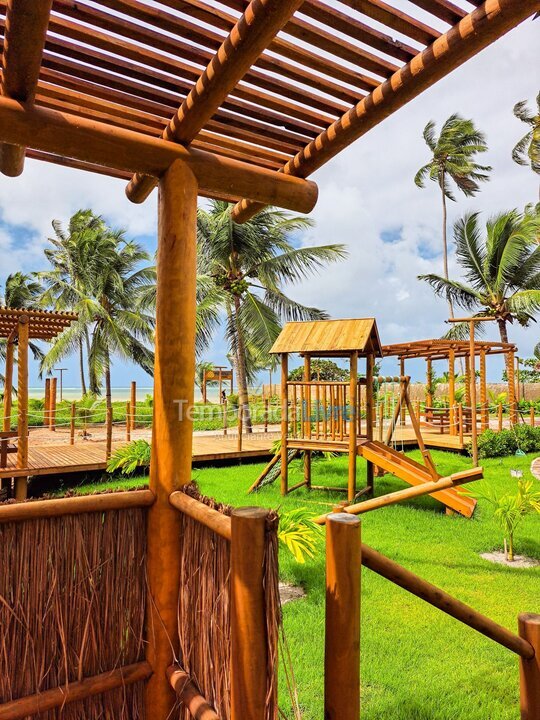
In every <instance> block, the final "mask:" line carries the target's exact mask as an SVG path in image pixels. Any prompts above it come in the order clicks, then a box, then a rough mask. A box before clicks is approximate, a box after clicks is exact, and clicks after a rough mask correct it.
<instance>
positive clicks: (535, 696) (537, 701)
mask: <svg viewBox="0 0 540 720" xmlns="http://www.w3.org/2000/svg"><path fill="white" fill-rule="evenodd" d="M518 627H519V635H520V637H522V638H523V639H524V640H527V641H528V642H530V644H531V645H532V646H533V648H534V651H535V655H534V657H533V658H531V659H530V660H527V659H525V658H523V657H520V659H519V676H520V698H521V701H520V709H521V720H540V615H534V614H533V613H522V614H521V615H520V616H519V618H518Z"/></svg>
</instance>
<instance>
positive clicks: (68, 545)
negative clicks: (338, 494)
mask: <svg viewBox="0 0 540 720" xmlns="http://www.w3.org/2000/svg"><path fill="white" fill-rule="evenodd" d="M220 5H221V6H223V8H225V9H222V8H221V7H220V8H218V7H216V6H215V4H214V3H207V2H200V0H196V1H195V0H189V2H185V3H180V4H178V3H176V2H166V1H165V0H159V2H157V3H156V2H154V1H152V2H149V1H148V0H97V1H96V2H92V3H87V2H85V0H80V1H79V0H78V1H77V2H69V1H66V0H54V2H53V0H2V1H1V2H0V14H1V16H2V22H1V23H0V32H1V34H2V77H1V88H2V93H1V97H0V144H1V153H0V171H1V172H2V173H3V174H4V175H7V176H17V175H20V174H21V173H22V172H23V169H24V164H25V158H26V157H29V158H33V159H38V160H41V161H44V162H51V163H55V164H59V165H62V166H65V167H70V168H76V169H79V170H82V171H87V172H93V173H96V174H97V175H99V174H102V175H107V176H110V177H113V178H118V179H124V180H127V181H128V184H127V188H126V193H127V196H128V198H129V199H130V200H132V201H133V202H137V203H140V202H143V201H144V200H146V199H147V197H148V196H149V194H150V193H151V192H152V190H153V189H154V188H156V187H157V186H159V201H158V214H159V222H158V252H157V278H158V282H157V301H156V328H157V331H156V353H155V390H154V406H153V411H154V421H153V440H152V458H151V467H150V489H149V490H143V491H135V492H130V493H112V494H109V495H103V496H95V497H83V498H66V499H62V500H51V501H38V502H26V503H13V504H6V505H4V506H2V507H0V532H1V533H2V537H1V538H0V551H1V552H2V553H3V555H2V568H6V571H5V572H2V573H1V574H0V583H2V585H1V586H0V595H1V596H2V597H3V598H10V599H11V598H14V601H13V603H14V607H10V606H9V604H6V603H2V604H0V614H1V623H2V627H6V628H8V631H7V632H6V633H5V635H4V641H5V645H4V648H3V652H2V653H0V683H2V685H1V687H2V695H1V699H0V718H3V719H6V718H10V719H11V720H14V719H16V718H19V719H22V718H26V717H28V716H36V715H38V716H39V714H42V713H43V712H45V711H53V713H54V714H57V713H58V712H61V713H62V716H63V717H64V718H65V719H66V720H75V718H79V717H85V718H86V719H87V720H98V719H99V718H102V717H107V716H108V717H114V718H115V720H139V718H141V719H142V718H146V720H149V719H150V718H151V719H152V720H167V718H169V717H171V714H172V713H173V712H175V709H176V706H177V704H178V703H180V705H181V707H182V709H181V712H182V714H183V715H182V717H189V715H190V714H191V715H192V716H193V717H197V715H199V717H200V716H201V715H203V714H204V717H205V720H206V718H208V720H217V719H218V718H219V717H220V716H221V717H229V718H230V720H275V718H276V717H277V702H276V697H277V683H276V670H275V668H276V655H275V642H274V641H275V637H276V634H277V623H278V621H279V620H278V618H279V613H278V612H276V608H275V598H276V595H277V589H276V586H277V572H276V558H277V549H276V548H277V539H276V527H275V525H276V523H275V517H272V513H270V512H267V511H264V510H261V509H259V508H242V509H237V510H231V509H227V510H226V511H225V510H224V509H223V508H215V507H211V506H209V505H208V503H205V502H204V501H203V499H201V498H194V497H191V496H189V494H188V493H187V492H182V489H183V487H184V486H186V485H188V484H189V483H190V480H191V462H192V434H193V433H192V430H193V427H192V419H191V418H190V415H189V413H182V412H181V408H182V407H190V406H192V405H193V401H194V397H193V396H194V387H193V378H194V374H195V339H196V277H197V252H196V233H197V201H198V197H199V196H203V197H211V198H218V199H221V200H225V201H229V202H232V203H234V204H235V205H234V207H233V208H232V210H231V213H232V214H231V222H233V221H234V222H237V223H239V224H241V223H243V222H245V221H246V220H248V219H250V218H252V217H253V216H254V215H255V214H256V213H257V212H259V211H260V210H261V209H262V208H263V207H265V206H268V205H271V206H277V207H279V208H284V209H286V210H291V211H293V212H296V213H309V212H311V210H312V209H313V208H314V206H315V204H316V201H317V195H318V189H317V186H316V184H315V183H314V182H312V181H310V180H309V179H308V178H309V176H310V175H312V174H313V173H314V172H315V171H316V170H318V169H319V168H320V167H322V166H323V165H325V164H326V163H328V162H329V161H330V160H332V159H333V158H334V157H335V156H336V155H337V154H338V153H339V152H340V151H342V150H343V149H344V148H346V147H347V146H349V145H350V144H352V143H353V142H354V141H355V140H357V139H358V138H360V137H362V136H364V135H365V134H366V133H368V132H369V130H371V129H372V128H373V127H374V126H376V125H377V124H379V123H380V122H382V121H383V120H384V119H386V118H387V117H388V116H389V115H391V114H392V113H394V112H396V111H397V110H399V109H400V108H401V107H403V106H404V105H405V104H406V103H408V102H409V101H411V100H412V99H414V98H416V97H418V96H419V95H420V94H421V93H422V92H423V91H424V90H426V89H427V88H429V87H431V86H432V85H434V84H435V83H436V82H437V81H438V80H440V79H441V78H443V77H445V76H446V75H448V74H449V73H451V72H452V71H453V70H455V69H456V68H458V67H459V66H461V65H462V64H464V63H465V62H466V61H467V60H468V59H470V58H472V57H474V56H475V55H476V54H477V53H479V52H480V51H482V50H483V49H484V48H486V47H487V46H489V45H490V44H492V43H493V42H494V41H495V40H496V39H497V38H499V37H501V36H503V35H504V34H506V33H507V32H508V31H510V30H511V29H512V28H514V27H516V26H517V25H518V24H519V23H521V22H523V21H525V20H527V19H528V18H529V17H530V16H531V15H533V14H534V13H535V12H537V11H538V10H539V9H540V2H539V0H485V2H482V0H474V1H469V0H463V2H461V4H460V5H459V6H458V5H456V4H453V3H451V2H448V0H421V1H420V0H414V2H411V3H408V4H407V12H403V11H401V10H397V9H395V8H393V7H392V6H391V5H388V4H386V3H384V2H380V1H379V0H369V1H368V2H362V3H356V2H354V3H353V2H349V1H348V0H344V1H343V2H340V3H339V7H336V4H335V3H332V4H327V3H326V2H324V1H319V0H317V1H315V0H305V1H303V0H251V2H248V0H241V1H238V0H225V2H223V3H220ZM417 7H420V10H417V9H416V8H417ZM465 8H466V9H465ZM429 18H433V22H432V24H429V23H430V20H429ZM313 21H315V24H314V22H313ZM432 25H435V26H436V27H432ZM381 28H382V29H381ZM437 28H438V29H437ZM395 33H397V34H398V36H399V37H400V39H399V40H396V39H394V34H395ZM366 46H367V47H366ZM23 314H24V313H23ZM24 325H25V323H22V324H21V328H20V329H19V330H20V335H19V342H21V339H22V343H23V347H24V344H25V343H26V339H27V337H28V333H27V329H26V328H25V327H24ZM354 352H357V350H354ZM25 357H26V355H25V353H22V354H21V359H22V362H19V373H20V378H19V385H21V384H22V383H24V382H25V379H26V378H27V366H26V365H25V361H24V358H25ZM366 387H367V386H366ZM355 392H356V387H354V388H353V395H354V393H355ZM179 402H181V403H182V405H181V408H179ZM21 424H22V425H24V417H23V420H22V423H21ZM352 425H353V426H354V425H355V423H352ZM18 432H19V435H18V438H19V443H21V442H22V448H23V449H22V450H21V446H19V449H18V452H23V451H24V446H25V443H26V437H27V435H26V428H25V427H24V426H23V427H21V428H20V429H19V431H18ZM351 435H356V430H354V431H352V432H351ZM8 439H9V438H8ZM369 442H370V441H369V440H368V441H367V443H369ZM351 446H352V441H351ZM307 449H308V450H310V448H307ZM352 455H355V453H352ZM371 462H373V459H372V460H371ZM351 464H352V460H351ZM358 522H359V521H358V518H355V517H352V516H351V515H349V514H347V513H338V514H336V516H335V517H331V518H330V520H329V521H327V580H326V582H327V603H326V635H325V644H326V647H325V671H324V685H325V692H324V705H325V710H324V712H325V717H326V718H327V719H328V720H358V717H359V713H360V688H359V655H360V635H359V628H360V587H359V582H358V580H359V574H360V563H363V564H364V565H366V566H367V567H369V568H371V569H372V570H374V571H375V572H378V573H380V574H381V575H383V576H384V577H387V578H388V579H389V580H390V581H392V582H394V583H396V584H398V585H400V586H402V587H404V588H406V589H407V590H408V591H410V592H412V593H414V594H416V595H418V596H419V597H421V598H422V599H424V600H425V601H427V602H430V603H431V604H433V605H435V606H436V607H439V608H440V609H441V610H443V611H444V612H446V613H448V614H450V615H452V616H453V617H455V618H457V619H459V620H460V621H462V622H464V623H466V624H467V625H469V626H470V627H473V628H475V629H476V630H477V631H479V632H481V633H483V634H484V635H486V636H487V637H489V638H491V639H493V640H495V641H496V642H497V643H499V644H501V645H503V646H505V647H507V648H509V649H510V650H511V651H513V652H514V653H516V654H517V655H518V656H519V658H520V668H521V684H520V688H521V690H520V695H521V717H522V719H523V720H538V719H539V718H540V661H539V657H540V620H539V618H538V616H533V615H521V616H520V623H519V635H516V634H514V633H511V632H510V631H508V630H507V629H505V628H503V627H501V626H499V625H497V624H496V623H494V622H493V621H491V620H489V619H488V618H485V617H483V616H482V615H480V614H479V613H476V612H475V611H474V610H473V609H472V608H469V607H467V606H464V605H463V604H462V603H460V602H459V601H458V600H456V599H455V598H450V597H449V596H447V595H446V594H445V593H444V592H443V591H441V590H440V589H438V588H433V586H430V585H429V583H426V582H425V581H423V580H422V579H420V578H418V577H417V576H414V575H412V573H409V572H408V571H407V570H405V569H404V568H402V567H400V566H399V565H397V564H396V563H394V562H393V561H392V560H390V559H389V558H385V557H384V556H380V555H379V554H378V553H377V552H376V551H374V550H372V549H371V548H368V547H367V546H365V545H362V544H361V541H360V533H359V525H358ZM198 548H203V550H204V551H203V552H201V553H200V555H199V553H198V551H197V549H198ZM209 548H212V552H210V551H209ZM246 548H249V552H246ZM212 553H215V554H216V556H217V555H219V562H216V563H214V562H208V563H205V558H208V557H211V558H212V559H213V557H214V556H213V554H212ZM194 575H195V576H196V578H197V580H196V582H193V577H194ZM186 588H187V589H186ZM208 589H210V590H212V589H218V590H219V591H220V595H219V597H220V598H221V604H219V608H220V610H221V614H219V615H218V616H216V615H214V614H212V613H205V612H200V613H197V614H194V611H197V609H198V608H199V607H201V606H202V603H204V602H205V601H206V599H207V595H209V593H206V592H205V591H206V590H208ZM212 597H213V596H212ZM48 598H51V602H50V603H48V604H47V606H46V607H45V606H44V605H43V602H44V599H48ZM272 598H274V601H272ZM216 604H218V603H216ZM44 611H45V612H44ZM21 617H23V618H25V622H24V623H21V622H20V618H21ZM195 618H196V619H195ZM59 628H62V630H59ZM216 628H219V630H220V634H219V635H218V636H216V634H215V629H216ZM223 630H225V631H224V632H223ZM199 650H202V652H201V657H200V658H196V657H194V656H195V655H197V652H196V651H199ZM83 651H84V652H83ZM178 663H184V664H183V665H181V666H180V667H179V666H178ZM42 669H45V671H44V672H41V670H42ZM218 680H219V683H218ZM221 683H222V684H223V692H222V693H221V694H219V695H218V694H216V693H215V690H214V688H215V687H216V685H218V684H221Z"/></svg>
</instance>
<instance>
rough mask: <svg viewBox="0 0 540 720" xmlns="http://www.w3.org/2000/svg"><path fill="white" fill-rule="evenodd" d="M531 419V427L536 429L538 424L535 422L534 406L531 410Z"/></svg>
mask: <svg viewBox="0 0 540 720" xmlns="http://www.w3.org/2000/svg"><path fill="white" fill-rule="evenodd" d="M529 419H530V421H531V427H534V426H535V424H536V423H535V421H534V405H531V407H530V409H529Z"/></svg>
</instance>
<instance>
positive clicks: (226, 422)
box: [223, 400, 229, 435]
mask: <svg viewBox="0 0 540 720" xmlns="http://www.w3.org/2000/svg"><path fill="white" fill-rule="evenodd" d="M227 404H228V403H227V400H225V401H224V403H223V434H224V435H226V434H227V427H228V421H229V418H228V417H227Z"/></svg>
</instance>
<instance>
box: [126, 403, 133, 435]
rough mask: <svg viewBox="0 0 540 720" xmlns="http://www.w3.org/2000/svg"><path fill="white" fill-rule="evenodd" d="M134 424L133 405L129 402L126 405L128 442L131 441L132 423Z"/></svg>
mask: <svg viewBox="0 0 540 720" xmlns="http://www.w3.org/2000/svg"><path fill="white" fill-rule="evenodd" d="M132 422H133V420H132V417H131V403H130V401H129V400H128V401H127V403H126V440H127V442H130V441H131V423H132Z"/></svg>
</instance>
